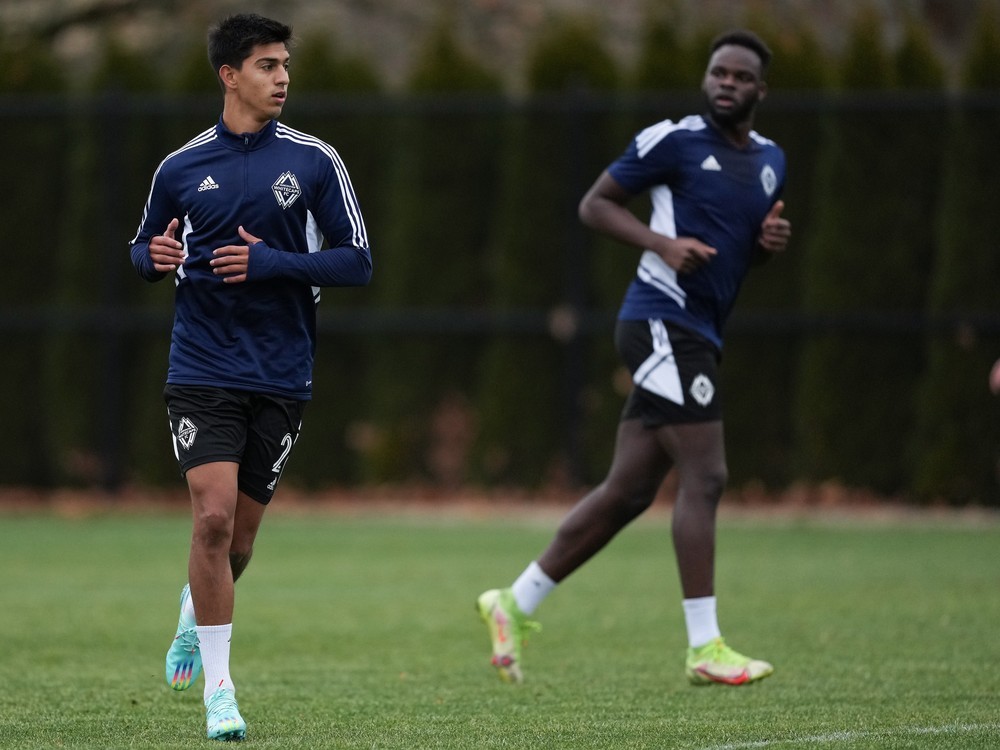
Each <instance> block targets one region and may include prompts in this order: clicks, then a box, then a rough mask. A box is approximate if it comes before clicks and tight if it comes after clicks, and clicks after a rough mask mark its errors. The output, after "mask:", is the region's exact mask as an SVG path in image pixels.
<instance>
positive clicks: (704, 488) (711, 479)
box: [684, 463, 729, 502]
mask: <svg viewBox="0 0 1000 750" xmlns="http://www.w3.org/2000/svg"><path fill="white" fill-rule="evenodd" d="M728 481H729V470H728V469H727V468H726V465H725V464H724V463H720V464H717V465H714V466H707V467H704V468H703V469H702V470H701V471H699V472H698V473H697V474H695V475H694V476H693V477H691V480H690V481H688V482H685V485H686V486H685V488H684V489H685V494H696V495H698V496H700V497H703V498H706V499H708V500H711V501H712V502H718V501H719V499H720V498H721V497H722V493H723V491H725V489H726V483H727V482H728Z"/></svg>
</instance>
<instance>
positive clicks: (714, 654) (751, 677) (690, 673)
mask: <svg viewBox="0 0 1000 750" xmlns="http://www.w3.org/2000/svg"><path fill="white" fill-rule="evenodd" d="M686 672H687V677H688V679H689V680H690V681H691V683H692V684H694V685H711V684H713V683H718V684H721V685H747V684H749V683H751V682H754V681H756V680H762V679H764V678H765V677H767V676H768V675H770V674H771V673H773V672H774V667H772V666H771V665H770V664H768V663H767V662H766V661H760V660H759V659H751V658H750V657H748V656H744V655H743V654H740V653H738V652H736V651H733V650H732V649H731V648H729V646H727V645H726V642H725V641H724V640H722V638H716V639H715V640H712V641H709V642H708V643H706V644H705V645H704V646H701V647H700V648H689V649H688V652H687V669H686Z"/></svg>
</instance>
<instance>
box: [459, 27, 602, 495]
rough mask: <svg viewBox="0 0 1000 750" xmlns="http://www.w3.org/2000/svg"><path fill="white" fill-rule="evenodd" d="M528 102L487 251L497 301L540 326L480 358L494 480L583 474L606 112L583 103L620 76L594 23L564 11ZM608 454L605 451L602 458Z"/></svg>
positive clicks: (488, 462) (533, 61) (533, 65)
mask: <svg viewBox="0 0 1000 750" xmlns="http://www.w3.org/2000/svg"><path fill="white" fill-rule="evenodd" d="M527 75H528V88H529V90H530V91H531V92H532V98H531V99H529V100H528V101H527V102H526V103H525V105H524V106H523V109H522V110H521V111H520V112H518V113H517V114H516V115H515V116H513V117H512V118H510V121H509V122H508V123H507V131H506V133H505V137H504V139H503V140H504V144H505V150H504V153H503V154H502V159H501V163H502V165H503V171H502V173H501V185H502V188H501V194H500V196H499V202H498V205H497V207H496V214H495V216H494V223H495V228H494V231H493V236H492V238H491V240H492V245H491V256H490V258H489V268H490V282H491V286H492V290H491V296H490V303H491V305H492V306H493V307H494V308H495V309H496V310H497V311H498V313H499V314H501V315H510V316H520V317H523V318H525V319H527V321H528V322H529V324H531V325H533V326H537V327H535V328H534V329H533V330H532V331H531V332H530V334H529V335H526V334H525V333H524V332H518V333H511V334H503V335H499V336H497V337H495V338H494V339H493V340H492V341H490V343H489V346H488V349H487V351H486V354H485V358H484V361H483V371H482V377H481V381H480V387H479V395H478V402H479V403H480V404H481V406H482V416H481V437H480V441H479V450H478V453H479V461H480V467H481V472H482V476H483V477H484V478H485V479H487V480H490V481H503V482H508V481H509V482H516V483H523V484H528V485H532V484H538V483H540V482H544V481H547V480H559V481H565V480H567V478H568V479H569V480H571V481H572V480H579V479H580V476H581V474H582V473H583V471H584V469H583V467H582V466H581V464H582V455H583V453H582V444H581V437H580V430H581V419H582V413H583V412H582V404H581V403H580V399H581V397H582V396H583V394H584V392H585V381H586V377H587V374H586V372H585V366H586V365H585V360H586V355H585V350H586V341H585V339H584V338H583V331H582V330H581V328H580V322H581V321H580V318H579V313H580V311H581V310H583V309H585V308H586V307H587V306H588V305H589V297H590V294H591V292H590V289H589V283H588V278H589V275H588V272H587V267H588V260H589V253H588V252H587V247H586V242H587V239H586V238H585V236H584V233H583V230H582V227H581V226H580V224H579V221H578V220H577V216H576V206H577V203H578V202H579V200H580V197H581V196H582V194H583V191H584V190H585V189H586V187H587V186H588V185H589V183H590V181H592V180H593V179H594V177H595V176H596V175H597V174H598V172H599V171H600V169H601V168H603V166H604V165H605V163H606V158H605V154H606V151H605V149H606V148H607V145H606V144H607V143H608V142H609V135H608V133H607V131H606V130H603V128H605V127H606V123H607V121H608V118H607V116H606V115H602V114H600V113H598V114H594V113H593V112H592V111H591V110H589V109H588V108H587V107H586V106H582V105H583V104H585V103H586V102H588V101H591V100H590V99H589V98H588V95H589V94H590V93H591V92H608V91H611V90H613V89H614V88H616V86H617V84H618V72H617V68H616V66H615V63H614V61H613V59H612V58H611V56H610V55H609V53H608V52H607V51H606V50H605V49H604V47H603V45H602V44H601V41H600V37H599V35H598V34H597V32H596V29H595V27H594V26H593V25H591V24H589V23H587V22H586V21H583V20H578V19H567V18H557V19H555V20H554V21H553V22H552V23H551V24H549V25H548V27H547V28H546V30H545V32H544V33H543V34H542V35H541V36H540V37H539V38H538V40H537V41H536V44H535V46H534V47H533V49H532V50H531V52H530V53H529V58H528V65H527ZM605 460H606V459H605Z"/></svg>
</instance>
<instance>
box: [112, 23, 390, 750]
mask: <svg viewBox="0 0 1000 750" xmlns="http://www.w3.org/2000/svg"><path fill="white" fill-rule="evenodd" d="M291 33H292V32H291V29H290V28H289V27H288V26H286V25H284V24H282V23H279V22H277V21H273V20H271V19H268V18H264V17H261V16H258V15H255V14H239V15H234V16H230V17H228V18H226V19H225V20H223V21H222V22H220V23H219V24H218V25H216V26H215V27H213V28H212V29H211V30H210V32H209V37H208V57H209V61H210V62H211V65H212V70H213V71H214V74H215V75H216V76H217V78H218V81H219V84H220V85H221V87H222V91H223V106H222V116H221V117H220V119H219V122H218V123H217V124H216V125H214V126H213V127H211V128H209V129H208V130H205V131H204V132H203V133H201V134H199V135H197V136H195V137H194V138H193V139H191V140H190V141H189V142H188V143H187V144H185V145H184V146H182V147H181V148H179V149H177V150H176V151H174V152H173V153H171V154H169V155H168V156H167V157H166V158H165V159H164V160H163V161H162V162H161V163H160V165H159V167H158V168H157V170H156V172H155V174H154V175H153V182H152V188H151V189H150V193H149V197H148V199H147V201H146V206H145V210H144V211H143V215H142V221H141V223H140V225H139V231H138V233H137V234H136V236H135V238H134V239H133V240H132V248H131V253H132V262H133V264H134V265H135V267H136V269H137V270H138V272H139V275H140V276H141V277H142V278H143V279H146V280H147V281H159V280H161V279H163V278H166V277H167V276H172V277H173V279H174V283H175V286H176V290H175V312H174V324H173V331H172V335H171V345H170V355H169V363H168V369H167V384H166V388H165V390H164V398H165V400H166V404H167V412H168V416H169V420H170V430H171V433H172V436H173V447H174V453H175V455H176V458H177V461H178V463H179V465H180V470H181V472H182V474H183V475H184V477H185V478H186V480H187V485H188V489H189V491H190V495H191V509H192V518H193V529H192V534H191V548H190V557H189V561H188V585H185V586H184V588H183V591H182V593H181V599H180V604H181V612H180V620H179V623H178V626H177V633H176V636H175V638H174V640H173V643H172V644H171V646H170V649H169V651H168V652H167V658H166V679H167V683H168V684H169V685H170V686H171V687H172V688H173V689H175V690H186V689H187V688H189V687H190V686H191V685H192V684H193V683H194V682H195V680H196V679H197V678H198V676H199V674H200V672H201V671H202V667H203V666H204V672H205V690H204V700H205V707H206V714H207V732H208V737H209V738H211V739H217V740H240V739H243V737H244V735H245V733H246V722H245V721H244V720H243V717H242V716H241V715H240V711H239V709H238V707H237V703H236V686H235V684H234V682H233V679H232V677H231V675H230V671H229V655H230V639H231V637H232V628H233V625H232V623H233V598H234V597H233V584H234V582H235V581H236V580H237V579H238V578H239V577H240V574H241V573H243V571H244V570H245V569H246V567H247V564H248V563H249V562H250V556H251V554H252V552H253V544H254V539H255V538H256V536H257V531H258V528H259V527H260V523H261V520H262V518H263V515H264V511H265V509H266V508H267V505H268V503H269V502H270V500H271V497H272V495H273V494H274V491H275V487H276V485H277V484H278V480H279V479H280V477H281V473H282V470H283V469H284V468H285V466H286V464H287V461H288V458H289V455H290V453H291V451H292V448H293V446H294V445H295V441H296V439H297V438H298V435H299V428H300V425H301V419H302V412H303V407H304V406H305V403H306V402H307V401H308V400H309V399H310V397H311V393H312V383H313V373H312V368H313V353H314V350H315V346H316V304H317V302H318V301H319V288H320V287H334V286H358V285H364V284H367V283H368V281H369V279H370V277H371V272H372V259H371V253H370V251H369V246H368V237H367V232H366V229H365V224H364V221H363V219H362V217H361V212H360V210H359V208H358V202H357V200H356V198H355V195H354V190H353V188H352V186H351V181H350V179H349V177H348V174H347V171H346V169H345V168H344V164H343V162H342V161H341V159H340V156H339V155H338V154H337V152H336V151H335V150H334V149H333V148H331V147H330V146H329V145H327V144H326V143H324V142H323V141H321V140H320V139H318V138H315V137H313V136H310V135H306V134H305V133H301V132H299V131H297V130H293V129H292V128H290V127H287V126H285V125H282V124H279V123H278V122H277V118H278V117H279V116H280V115H281V111H282V108H283V107H284V105H285V101H286V99H287V96H288V82H289V75H288V61H289V44H290V39H291Z"/></svg>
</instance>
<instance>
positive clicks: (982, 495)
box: [913, 5, 1000, 505]
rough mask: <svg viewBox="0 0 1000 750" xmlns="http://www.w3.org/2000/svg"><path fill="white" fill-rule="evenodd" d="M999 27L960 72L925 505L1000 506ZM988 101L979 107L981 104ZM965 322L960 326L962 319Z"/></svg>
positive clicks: (917, 483)
mask: <svg viewBox="0 0 1000 750" xmlns="http://www.w3.org/2000/svg"><path fill="white" fill-rule="evenodd" d="M998 71H1000V30H998V26H997V18H996V16H995V14H994V13H992V12H991V11H990V9H989V6H985V5H984V12H983V14H982V16H981V18H980V19H979V22H978V23H977V24H976V33H975V37H974V39H973V41H972V44H971V45H970V46H969V50H968V54H967V56H966V58H965V60H964V67H963V71H962V87H963V89H964V91H965V93H966V98H965V99H964V100H963V105H962V107H961V110H960V111H959V113H958V116H957V118H956V122H955V123H954V126H953V127H952V128H951V138H950V139H949V142H948V144H947V149H946V153H945V164H946V165H947V166H946V169H945V175H944V188H943V191H942V198H941V204H940V208H939V211H938V231H937V233H936V239H937V242H936V255H935V257H934V259H933V261H934V262H933V264H932V266H931V268H932V275H931V285H930V291H929V295H928V298H927V299H928V304H927V308H928V311H929V312H930V314H931V316H932V319H935V320H939V321H942V322H944V323H945V325H943V326H941V327H940V329H936V330H935V331H934V335H932V336H931V337H930V338H929V340H928V345H927V358H928V364H927V369H926V373H925V375H924V378H923V381H922V383H921V388H920V391H919V399H918V400H917V402H916V404H917V409H918V419H917V429H916V439H915V449H914V452H913V456H914V479H913V486H914V490H915V492H916V493H917V494H918V495H919V496H920V497H923V498H926V499H938V498H943V499H945V500H946V501H948V502H951V503H955V504H960V503H967V502H978V503H983V504H988V505H1000V489H998V486H997V485H998V474H997V470H998V463H997V457H998V446H1000V413H998V412H1000V409H998V404H997V401H996V398H995V397H993V396H991V395H990V394H989V392H988V391H987V389H986V377H987V373H988V372H989V368H990V366H991V364H992V362H993V361H994V360H995V359H996V358H997V357H998V355H1000V331H998V330H997V327H996V324H995V323H994V324H993V325H992V326H986V325H981V324H979V323H978V322H977V321H978V320H979V319H980V318H985V319H986V320H993V321H995V320H996V319H997V318H998V315H1000V301H998V297H997V293H996V279H997V278H1000V253H997V252H996V248H995V242H996V238H997V236H998V235H1000V214H998V212H997V211H996V206H995V202H996V201H995V195H994V192H993V191H992V190H991V187H990V186H992V185H996V184H997V183H998V182H1000V153H998V151H997V149H996V146H995V143H994V141H995V139H996V133H997V131H998V128H1000V110H998V109H997V107H996V105H995V104H993V103H992V100H994V99H995V95H996V93H997V92H998V91H1000V72H998ZM983 94H988V95H989V98H988V99H987V100H986V101H985V102H984V103H981V102H980V100H979V99H978V98H977V97H981V96H982V95H983ZM963 321H964V322H963Z"/></svg>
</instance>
